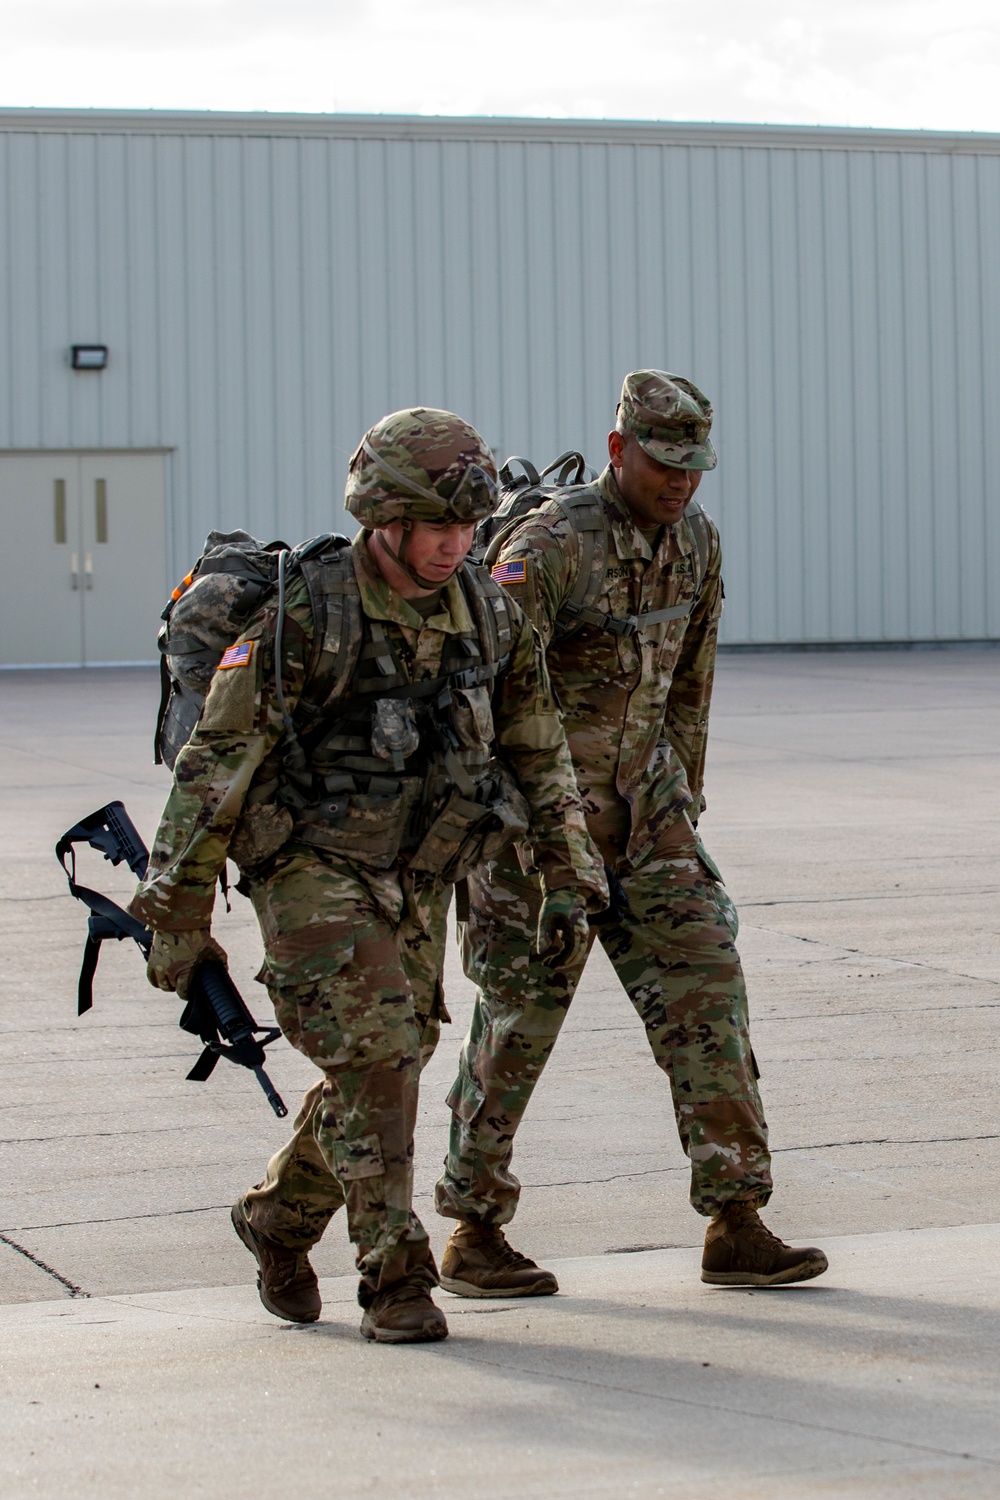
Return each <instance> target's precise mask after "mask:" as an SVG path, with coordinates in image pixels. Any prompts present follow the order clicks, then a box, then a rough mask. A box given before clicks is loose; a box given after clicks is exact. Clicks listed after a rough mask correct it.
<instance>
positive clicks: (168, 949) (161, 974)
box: [146, 927, 229, 1000]
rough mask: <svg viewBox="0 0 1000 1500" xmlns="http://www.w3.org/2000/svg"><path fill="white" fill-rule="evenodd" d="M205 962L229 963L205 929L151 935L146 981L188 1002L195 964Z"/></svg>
mask: <svg viewBox="0 0 1000 1500" xmlns="http://www.w3.org/2000/svg"><path fill="white" fill-rule="evenodd" d="M207 958H217V959H218V960H219V962H220V963H223V964H224V963H228V962H229V960H228V957H227V955H226V950H225V948H221V947H220V946H219V944H218V943H217V942H216V941H215V939H214V937H213V936H212V934H211V931H210V930H209V928H207V927H191V928H189V929H188V930H187V931H186V932H154V933H153V946H152V948H150V950H149V962H148V963H147V964H146V978H147V979H148V980H149V982H150V984H151V985H154V986H155V987H156V989H158V990H173V991H174V993H175V994H177V995H180V997H181V999H182V1000H186V999H187V994H188V985H189V984H190V983H191V975H192V973H193V972H194V968H195V965H196V964H200V963H204V962H205V960H206V959H207Z"/></svg>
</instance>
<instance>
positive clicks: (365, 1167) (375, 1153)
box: [333, 1135, 385, 1182]
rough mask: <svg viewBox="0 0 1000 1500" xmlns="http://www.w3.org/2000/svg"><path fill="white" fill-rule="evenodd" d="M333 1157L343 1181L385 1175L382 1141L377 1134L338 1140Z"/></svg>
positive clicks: (338, 1174)
mask: <svg viewBox="0 0 1000 1500" xmlns="http://www.w3.org/2000/svg"><path fill="white" fill-rule="evenodd" d="M333 1159H334V1161H335V1162H336V1164H337V1176H338V1177H339V1178H341V1180H342V1181H346V1182H353V1181H355V1180H356V1179H358V1178H361V1177H382V1176H384V1175H385V1166H384V1164H383V1162H382V1143H381V1142H380V1140H379V1138H378V1136H377V1135H363V1136H361V1137H360V1139H358V1140H356V1141H336V1142H335V1143H334V1147H333Z"/></svg>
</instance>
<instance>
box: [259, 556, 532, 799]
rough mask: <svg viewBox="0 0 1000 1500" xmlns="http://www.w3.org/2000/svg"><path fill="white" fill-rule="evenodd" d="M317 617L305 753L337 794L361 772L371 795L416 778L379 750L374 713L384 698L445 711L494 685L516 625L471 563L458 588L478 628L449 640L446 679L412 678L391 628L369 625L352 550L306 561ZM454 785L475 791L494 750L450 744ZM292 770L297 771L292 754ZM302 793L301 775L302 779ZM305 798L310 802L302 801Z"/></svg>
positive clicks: (303, 728)
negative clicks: (374, 747) (463, 695)
mask: <svg viewBox="0 0 1000 1500" xmlns="http://www.w3.org/2000/svg"><path fill="white" fill-rule="evenodd" d="M299 566H300V568H301V571H302V574H303V577H304V578H305V581H306V586H307V589H308V591H309V597H310V603H311V605H312V610H313V618H314V621H315V641H314V645H313V651H312V655H311V658H310V663H309V667H308V669H307V675H306V686H305V689H304V691H303V694H302V696H301V698H300V700H299V706H298V709H297V711H296V714H295V719H296V727H297V730H298V736H297V737H298V739H299V750H300V753H301V752H305V753H304V755H303V765H302V767H301V768H300V770H304V765H305V762H306V761H308V763H309V764H310V765H311V766H312V773H311V774H310V777H309V780H310V781H312V782H313V784H314V785H315V786H317V787H318V788H319V787H321V788H322V789H323V791H324V792H325V793H326V794H328V795H330V794H333V795H336V794H338V793H345V792H346V793H350V792H352V791H356V790H357V789H358V788H357V785H356V782H355V776H356V775H361V776H364V777H366V778H368V787H367V790H368V791H369V792H370V793H375V792H376V791H377V792H379V793H381V794H383V795H393V794H394V792H395V791H396V790H397V789H398V788H399V785H400V783H399V782H397V781H393V780H391V778H389V779H387V778H386V772H388V771H390V770H394V771H396V772H397V773H400V774H402V773H403V772H404V770H405V771H406V772H407V774H409V773H410V768H409V767H408V766H407V763H406V759H407V758H406V757H404V756H403V755H399V756H396V755H393V758H392V761H391V762H387V761H386V760H385V759H384V758H383V757H377V756H375V755H373V754H372V753H371V748H370V736H371V727H372V717H371V716H372V711H373V707H374V705H375V703H376V702H377V701H378V700H379V699H409V700H411V701H413V702H414V705H415V706H417V705H420V704H424V703H426V708H425V709H424V710H423V712H425V713H426V712H428V711H429V712H430V713H431V714H434V712H435V710H438V711H439V712H440V713H444V712H445V710H446V709H447V706H448V703H449V702H450V695H451V693H452V691H457V690H461V689H471V688H476V687H491V686H492V684H493V682H494V680H495V678H496V676H497V674H498V672H500V671H501V670H502V669H503V667H504V666H505V664H506V662H507V660H508V659H509V655H510V642H511V625H510V613H509V606H508V602H507V600H506V599H505V598H504V597H503V594H502V592H501V590H500V589H499V588H498V586H497V585H496V584H495V583H494V582H493V580H492V579H491V578H490V577H489V575H488V574H485V573H484V572H483V570H482V569H478V568H473V567H472V566H471V565H469V564H465V565H463V567H462V569H461V571H460V574H459V583H460V586H461V588H462V592H463V595H464V596H465V599H466V602H467V604H468V606H469V609H470V612H471V613H472V615H473V619H474V620H475V623H476V631H475V634H474V635H470V636H454V635H448V636H447V637H446V640H445V645H444V654H443V657H442V669H443V670H442V673H441V676H440V677H436V678H433V679H430V680H425V681H420V682H412V681H411V680H410V679H409V677H408V675H407V672H406V669H405V666H404V665H403V663H402V661H401V660H400V657H399V653H398V650H397V647H396V646H395V644H394V642H393V639H392V635H391V633H390V631H389V630H388V629H387V628H386V623H385V622H384V621H381V620H371V619H367V618H366V617H365V616H364V615H363V613H362V609H361V596H360V590H359V588H358V584H357V579H356V578H355V575H354V567H353V562H352V559H351V555H350V552H349V550H348V549H347V548H344V547H340V546H338V547H335V548H333V549H330V548H322V547H320V548H317V549H316V550H315V551H314V552H313V553H312V554H310V555H308V556H306V557H304V558H302V559H301V561H300V562H299ZM441 753H442V754H443V762H444V765H445V768H446V770H447V772H448V774H449V776H450V779H451V781H452V782H453V783H454V784H455V785H456V786H458V787H459V788H460V789H461V790H463V791H465V792H466V793H467V794H469V795H471V794H472V792H473V790H474V782H473V780H472V777H471V776H470V774H469V772H470V771H471V772H473V773H475V772H477V771H480V770H482V768H483V767H484V766H485V765H486V763H487V761H488V759H489V756H488V753H485V754H483V755H482V756H480V755H478V754H477V753H475V752H472V751H460V750H458V749H457V748H456V747H455V746H454V745H449V746H446V747H445V746H442V747H441ZM285 769H286V773H291V772H292V767H291V765H290V764H289V762H288V759H287V757H286V762H285ZM293 780H294V781H296V782H299V783H302V784H301V785H300V788H299V790H300V792H304V791H305V785H304V783H303V782H302V777H301V774H293ZM296 800H301V798H297V799H296Z"/></svg>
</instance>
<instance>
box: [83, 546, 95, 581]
mask: <svg viewBox="0 0 1000 1500" xmlns="http://www.w3.org/2000/svg"><path fill="white" fill-rule="evenodd" d="M83 586H84V588H85V589H92V588H93V587H94V559H93V557H91V555H90V553H89V552H86V553H84V558H83Z"/></svg>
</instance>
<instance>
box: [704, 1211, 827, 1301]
mask: <svg viewBox="0 0 1000 1500" xmlns="http://www.w3.org/2000/svg"><path fill="white" fill-rule="evenodd" d="M828 1264H829V1262H828V1261H827V1258H826V1256H825V1255H824V1254H823V1252H822V1250H816V1249H814V1248H813V1247H812V1246H810V1247H809V1248H808V1249H804V1250H796V1249H795V1248H793V1246H791V1245H786V1244H784V1243H783V1242H782V1241H781V1240H779V1239H778V1237H777V1235H775V1234H772V1233H771V1231H770V1230H769V1229H768V1228H767V1227H766V1225H764V1224H762V1223H761V1218H760V1214H759V1213H758V1212H757V1206H756V1204H755V1203H754V1202H752V1201H749V1200H744V1201H742V1202H735V1203H727V1204H726V1206H725V1208H723V1209H722V1210H721V1211H720V1212H719V1213H717V1214H716V1216H715V1218H714V1219H713V1220H712V1222H711V1224H709V1226H708V1233H707V1234H706V1235H705V1253H704V1255H703V1256H702V1258H701V1279H702V1281H708V1282H710V1283H711V1284H712V1285H713V1286H783V1285H784V1284H785V1283H786V1282H789V1281H810V1280H811V1279H812V1278H813V1277H814V1276H822V1274H823V1272H824V1271H825V1270H826V1268H827V1265H828Z"/></svg>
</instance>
